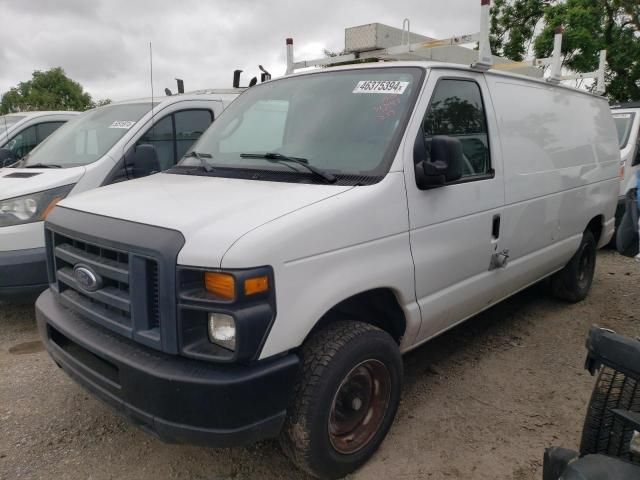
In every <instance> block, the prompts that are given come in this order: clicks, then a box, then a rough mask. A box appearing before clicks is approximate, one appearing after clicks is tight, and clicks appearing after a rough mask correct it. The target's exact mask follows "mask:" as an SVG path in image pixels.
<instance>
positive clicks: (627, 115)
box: [613, 113, 631, 118]
mask: <svg viewBox="0 0 640 480" xmlns="http://www.w3.org/2000/svg"><path fill="white" fill-rule="evenodd" d="M613 118H631V114H630V113H618V114H616V115H614V116H613Z"/></svg>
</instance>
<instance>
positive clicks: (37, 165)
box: [22, 163, 62, 168]
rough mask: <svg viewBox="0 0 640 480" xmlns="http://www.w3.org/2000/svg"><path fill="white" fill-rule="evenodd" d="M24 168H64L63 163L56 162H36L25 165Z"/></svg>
mask: <svg viewBox="0 0 640 480" xmlns="http://www.w3.org/2000/svg"><path fill="white" fill-rule="evenodd" d="M22 168H62V165H56V164H55V163H34V164H33V165H25V166H24V167H22Z"/></svg>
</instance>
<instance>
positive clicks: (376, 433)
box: [280, 321, 402, 479]
mask: <svg viewBox="0 0 640 480" xmlns="http://www.w3.org/2000/svg"><path fill="white" fill-rule="evenodd" d="M300 353H301V356H302V368H301V372H300V373H299V376H298V379H297V382H296V386H295V390H294V394H293V397H292V402H291V404H290V405H289V409H288V411H287V419H286V421H285V425H284V427H283V430H282V433H281V435H280V444H281V446H282V449H283V450H284V452H285V454H286V455H287V456H288V457H289V458H290V459H291V460H293V462H294V463H296V464H297V465H298V466H299V467H300V468H301V469H303V470H305V471H307V472H308V473H310V474H311V475H314V476H316V477H319V478H323V479H334V478H341V477H343V476H344V475H347V474H348V473H351V472H353V471H354V470H356V469H357V468H358V467H360V466H361V465H362V464H364V463H365V462H366V461H367V460H368V459H369V457H371V455H373V453H374V452H375V451H376V449H377V448H378V447H379V446H380V444H381V443H382V441H383V440H384V438H385V436H386V435H387V432H388V431H389V428H390V427H391V424H392V423H393V419H394V417H395V414H396V411H397V409H398V404H399V402H400V393H401V387H402V359H401V357H400V352H399V349H398V346H397V344H396V343H395V341H394V340H393V339H392V338H391V336H390V335H389V334H388V333H386V332H384V331H382V330H380V329H379V328H376V327H374V326H372V325H369V324H366V323H362V322H355V321H340V322H336V323H334V324H331V325H329V326H328V327H326V328H324V329H322V330H320V331H318V332H317V333H315V334H314V335H313V336H312V337H311V338H310V339H309V340H308V341H307V343H306V344H305V345H304V346H303V347H302V349H301V352H300Z"/></svg>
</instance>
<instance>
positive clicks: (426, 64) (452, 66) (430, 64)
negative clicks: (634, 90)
mask: <svg viewBox="0 0 640 480" xmlns="http://www.w3.org/2000/svg"><path fill="white" fill-rule="evenodd" d="M390 67H420V68H424V69H434V70H435V69H446V70H462V71H467V72H476V73H484V74H486V75H494V76H499V77H505V78H511V79H514V80H518V81H521V82H528V83H535V84H538V85H546V86H548V87H553V88H561V89H564V90H567V91H570V92H575V93H581V94H584V95H589V96H591V97H595V98H599V99H602V100H605V98H604V97H602V96H600V95H597V94H595V93H591V92H588V91H586V90H581V89H578V88H573V87H570V86H568V85H563V84H560V83H551V82H547V81H546V80H545V79H543V78H535V77H530V76H528V75H521V74H518V73H515V72H508V71H504V70H493V69H489V70H479V69H475V68H472V67H471V66H470V65H463V64H459V63H444V62H438V61H419V60H410V61H396V60H392V61H383V62H364V63H356V64H348V65H340V66H335V67H327V68H322V69H317V68H316V69H313V70H307V71H304V72H294V73H291V74H289V75H287V76H286V77H294V76H298V75H309V74H314V73H319V72H327V71H332V70H355V69H366V68H390ZM286 77H280V78H286ZM277 80H278V79H277V78H276V79H273V80H271V81H277Z"/></svg>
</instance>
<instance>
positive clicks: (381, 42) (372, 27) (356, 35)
mask: <svg viewBox="0 0 640 480" xmlns="http://www.w3.org/2000/svg"><path fill="white" fill-rule="evenodd" d="M404 35H405V38H404V39H403V31H402V29H401V28H395V27H390V26H389V25H383V24H382V23H369V24H367V25H360V26H358V27H349V28H345V30H344V47H345V51H346V52H367V51H369V50H380V49H383V48H389V47H395V46H397V45H401V44H402V43H403V40H404V42H405V43H406V35H407V32H406V30H405V32H404ZM431 40H433V39H432V38H429V37H425V36H424V35H418V34H417V33H413V32H411V33H410V41H409V43H419V42H428V41H431Z"/></svg>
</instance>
